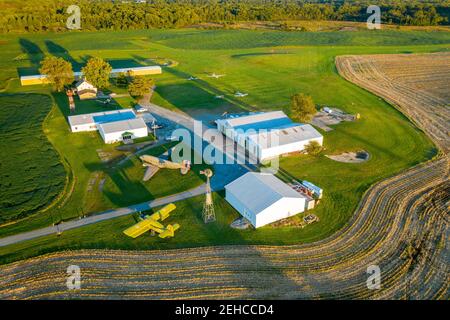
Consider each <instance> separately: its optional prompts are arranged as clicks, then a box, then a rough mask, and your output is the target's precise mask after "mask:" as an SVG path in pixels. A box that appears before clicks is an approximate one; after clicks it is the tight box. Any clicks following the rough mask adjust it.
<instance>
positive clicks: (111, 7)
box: [0, 0, 450, 33]
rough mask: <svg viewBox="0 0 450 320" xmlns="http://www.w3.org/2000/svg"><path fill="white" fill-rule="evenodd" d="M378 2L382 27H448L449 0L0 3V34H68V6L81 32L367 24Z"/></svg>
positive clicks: (64, 0)
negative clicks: (369, 11)
mask: <svg viewBox="0 0 450 320" xmlns="http://www.w3.org/2000/svg"><path fill="white" fill-rule="evenodd" d="M374 2H376V4H377V5H379V6H380V8H381V11H382V16H381V18H382V22H383V23H394V24H402V25H420V26H430V25H447V24H448V23H449V17H450V0H412V1H403V0H380V1H369V0H355V1H348V0H341V1H340V0H149V1H147V2H146V3H137V2H136V1H135V0H128V1H112V0H109V1H106V0H46V1H41V0H27V1H19V0H0V9H1V12H2V15H1V16H0V32H2V33H7V32H40V31H63V30H66V21H67V18H68V17H69V14H68V13H67V8H68V6H69V5H72V4H76V5H78V6H79V7H80V9H81V27H82V29H83V30H133V29H146V28H179V27H185V26H189V25H195V24H198V23H207V22H214V23H223V24H225V25H226V24H227V23H234V22H238V21H280V20H281V21H282V20H336V21H361V22H362V21H366V20H367V17H368V16H369V15H368V14H367V8H368V6H369V5H371V4H373V3H374Z"/></svg>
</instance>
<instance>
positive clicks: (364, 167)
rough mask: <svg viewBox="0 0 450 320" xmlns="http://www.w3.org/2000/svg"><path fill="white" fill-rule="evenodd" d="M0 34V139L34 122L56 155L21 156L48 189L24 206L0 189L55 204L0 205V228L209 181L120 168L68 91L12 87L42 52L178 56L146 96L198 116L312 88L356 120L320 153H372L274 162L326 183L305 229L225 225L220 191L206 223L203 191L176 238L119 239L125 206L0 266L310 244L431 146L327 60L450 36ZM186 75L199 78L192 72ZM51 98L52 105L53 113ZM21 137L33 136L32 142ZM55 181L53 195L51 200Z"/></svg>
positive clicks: (186, 210) (426, 44) (23, 180)
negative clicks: (49, 255) (34, 259)
mask: <svg viewBox="0 0 450 320" xmlns="http://www.w3.org/2000/svg"><path fill="white" fill-rule="evenodd" d="M0 40H1V41H0V49H1V51H0V52H1V57H2V59H0V70H1V71H0V80H1V85H0V87H1V88H3V92H4V93H3V94H4V95H6V94H8V96H2V97H0V115H2V120H1V121H10V120H12V119H13V118H14V119H15V121H14V122H13V123H16V127H14V128H12V127H11V128H9V129H8V130H7V131H8V132H5V131H1V132H0V134H2V138H3V135H11V134H12V131H13V130H15V131H17V132H20V134H22V135H27V133H26V130H36V132H37V137H36V139H38V137H39V139H40V141H41V143H42V144H43V145H45V146H47V145H48V146H47V147H43V148H47V149H42V148H41V150H48V151H49V152H48V154H47V153H46V157H51V160H45V159H42V160H40V159H39V158H40V157H42V155H41V154H40V152H37V151H36V152H31V153H28V154H26V158H23V160H25V159H26V160H27V161H31V162H33V163H36V164H41V166H42V170H43V171H44V172H45V174H43V175H40V176H39V177H36V178H35V179H38V178H39V179H40V180H36V183H37V182H38V181H39V183H40V184H42V186H43V187H45V186H47V189H48V190H49V191H48V193H47V194H46V195H45V196H38V197H30V199H24V201H22V202H21V200H20V199H19V200H17V202H14V201H16V200H13V202H12V203H11V204H9V202H8V201H7V200H6V199H5V198H4V196H3V194H4V193H2V194H1V195H2V199H0V203H2V205H3V206H5V205H14V206H17V205H19V203H20V205H21V206H23V207H24V208H37V209H39V208H44V207H45V206H46V205H48V203H53V206H51V208H48V209H47V210H45V211H39V210H36V211H34V212H28V213H27V214H28V217H25V218H23V219H22V220H20V221H17V223H13V222H14V221H13V220H15V219H17V218H19V217H20V216H19V214H17V213H18V211H14V210H13V211H11V210H4V209H2V210H1V211H0V217H1V218H2V219H4V220H8V221H10V223H9V224H6V225H3V226H1V227H0V237H4V236H7V235H12V234H15V233H18V232H23V231H29V230H32V229H36V228H40V227H45V226H48V225H50V224H52V223H54V222H55V221H62V220H68V219H74V218H78V217H79V216H81V215H86V214H90V213H94V212H99V211H102V210H107V209H111V208H116V207H122V206H127V205H130V204H134V203H139V202H142V201H147V200H151V199H154V198H157V197H161V196H164V195H168V194H170V193H175V192H179V191H183V190H186V189H189V188H191V187H193V186H196V185H199V184H201V183H202V181H203V180H202V179H201V177H200V176H199V175H198V172H197V171H198V169H199V168H194V170H193V171H192V172H191V173H190V175H191V176H189V177H186V179H184V180H183V179H181V178H179V174H178V172H160V173H158V175H160V176H159V177H158V179H155V180H151V181H149V182H147V183H143V182H142V181H141V174H142V172H143V171H142V170H143V169H142V168H141V167H140V164H139V161H138V160H137V159H136V158H133V157H131V158H130V159H129V160H127V161H125V162H124V163H123V164H121V165H118V166H115V165H114V162H113V164H111V163H109V162H104V161H102V159H101V157H100V156H99V152H98V150H101V152H102V154H110V155H111V156H113V157H114V155H115V154H116V153H117V150H116V149H115V147H116V146H114V145H104V144H103V142H102V141H101V139H100V138H99V136H98V133H96V132H91V133H80V134H71V133H70V131H69V127H68V125H67V120H66V116H67V114H68V106H67V97H65V95H64V94H61V93H51V91H50V88H49V87H42V86H32V87H20V85H19V81H18V75H19V74H20V75H24V74H33V73H37V68H38V63H39V61H40V60H41V59H42V57H43V56H44V54H46V53H49V54H53V55H57V56H62V57H64V58H66V59H67V60H69V61H71V62H72V64H73V66H74V69H75V70H79V68H80V67H81V66H82V65H83V64H84V63H85V61H86V60H87V58H88V57H90V56H100V57H103V58H105V59H108V60H109V61H110V63H111V64H112V65H113V67H121V66H133V65H135V66H139V65H149V64H152V63H154V61H165V60H167V61H171V62H176V63H173V66H167V67H164V68H163V74H162V75H157V76H154V79H155V81H156V85H157V88H156V92H155V94H154V95H153V98H152V101H153V102H154V103H156V104H159V105H161V106H164V107H166V108H170V109H173V110H181V111H184V112H187V113H189V114H191V115H192V116H194V117H196V118H203V117H205V115H215V114H221V113H223V112H224V111H233V112H234V111H239V110H277V109H281V108H284V107H286V106H287V105H289V98H290V96H291V95H292V94H294V93H298V92H303V93H306V94H310V95H312V96H313V98H314V100H315V102H316V103H317V104H321V105H329V106H334V107H338V108H340V109H342V110H345V111H347V112H349V113H352V114H355V113H359V114H360V115H361V119H360V120H358V121H355V122H349V123H342V124H339V125H337V126H335V127H334V129H335V130H333V131H330V132H326V133H324V132H323V134H324V137H325V138H324V140H325V148H326V151H325V154H339V153H342V152H347V151H355V150H366V151H368V152H369V154H370V160H369V161H367V162H365V163H361V164H347V163H339V162H335V161H333V160H331V159H329V158H327V157H325V156H324V155H322V156H320V157H318V158H314V157H309V156H298V155H297V156H290V157H285V158H282V159H281V167H282V168H283V169H285V170H286V171H287V172H289V173H290V174H291V175H292V176H294V177H296V178H298V179H307V180H309V181H312V182H314V183H315V184H317V185H319V186H321V187H322V188H323V189H324V194H325V195H324V198H323V200H322V201H321V203H320V204H319V205H318V206H317V208H316V209H314V211H313V212H314V213H315V214H316V215H317V216H319V218H320V222H318V223H316V224H313V225H310V226H308V227H306V228H304V229H299V228H295V227H277V228H275V227H272V226H268V227H264V228H261V229H258V230H246V231H236V230H233V229H231V228H229V223H230V222H231V221H232V220H233V219H235V218H236V217H237V216H238V214H237V213H236V212H235V211H234V210H233V209H232V208H231V207H230V206H229V205H228V204H227V203H226V202H225V201H224V200H223V194H215V199H216V206H217V208H216V210H217V216H218V221H217V222H215V223H213V224H210V225H207V226H205V225H204V224H203V223H202V221H201V218H200V216H201V201H202V197H200V198H193V199H190V200H186V201H182V202H180V203H178V204H177V206H178V208H179V209H178V210H177V211H175V212H174V214H173V217H172V218H171V219H172V220H173V221H174V222H177V223H180V224H181V226H182V227H181V229H180V230H179V232H178V234H177V235H176V236H175V238H173V239H166V240H164V241H163V240H161V239H157V238H155V237H147V236H143V237H141V238H139V239H137V240H131V239H127V238H126V237H125V236H124V235H123V234H122V230H123V229H124V228H126V227H128V226H129V225H131V224H133V223H134V221H135V219H134V218H135V217H133V216H127V217H122V218H118V219H114V220H111V221H105V222H102V223H98V224H95V225H90V226H87V227H83V228H80V229H75V230H71V231H68V232H65V233H63V234H62V235H61V236H60V237H56V236H48V237H43V238H39V239H36V240H32V241H27V242H24V243H20V244H17V245H12V246H8V247H4V248H0V262H3V263H5V262H8V261H13V260H17V259H21V258H25V257H29V256H34V255H37V254H41V253H45V252H51V251H56V250H63V249H75V248H116V249H119V248H123V249H152V248H153V249H164V248H178V247H189V246H205V245H212V244H214V245H220V244H244V243H246V244H249V243H254V244H256V243H257V244H295V243H302V242H311V241H316V240H319V239H323V238H324V237H327V236H329V235H331V234H332V233H334V232H336V231H337V230H338V229H339V228H341V227H342V226H343V225H344V224H345V223H346V222H348V220H349V218H350V217H351V216H352V213H353V211H354V210H355V208H356V206H357V205H358V202H359V200H360V198H361V196H362V195H363V193H364V191H366V190H367V189H368V188H369V187H370V185H372V184H373V183H375V182H377V181H379V180H381V179H383V178H386V177H388V176H392V175H394V174H395V173H398V172H399V171H402V170H404V169H406V168H409V167H411V166H413V165H415V164H418V163H420V162H423V161H426V160H428V159H430V158H432V157H433V156H435V155H436V152H437V151H436V148H435V147H434V146H433V145H432V143H431V142H430V140H429V139H428V138H427V137H426V136H425V135H424V134H423V132H421V131H420V130H418V129H417V128H416V127H415V126H414V125H413V124H412V123H410V122H409V121H408V120H407V118H406V117H404V116H403V115H402V114H401V113H399V112H398V111H397V110H396V109H395V108H393V107H392V106H390V105H389V104H387V103H386V102H384V101H383V100H381V99H379V98H378V97H376V96H374V95H372V94H370V93H368V92H367V91H365V90H363V89H360V88H358V87H357V86H355V85H353V84H351V83H348V82H347V81H345V80H344V79H342V78H341V77H340V76H339V75H338V74H337V72H336V68H335V65H334V59H335V57H336V56H338V55H344V54H369V53H413V52H435V51H443V50H448V48H449V44H450V33H449V32H445V31H439V32H437V31H436V32H432V31H429V30H428V31H396V30H386V31H375V32H369V31H353V32H317V33H313V32H281V31H244V30H208V31H204V30H203V31H202V30H195V29H183V30H145V31H129V32H73V33H72V32H71V33H61V34H51V33H49V34H37V35H7V36H1V37H0ZM213 72H214V73H217V74H224V75H225V76H224V77H221V78H219V79H215V78H209V77H207V74H208V73H213ZM191 75H193V76H195V77H198V80H192V81H188V80H187V79H188V78H189V77H190V76H191ZM111 90H112V91H114V92H117V90H118V89H117V88H115V87H114V86H113V87H112V88H111ZM236 91H241V92H245V93H248V96H246V97H242V98H237V97H235V96H234V93H235V92H236ZM22 93H27V95H26V97H27V99H31V100H30V101H32V102H31V105H33V106H35V108H36V113H37V115H36V116H35V117H31V116H30V117H22V116H21V112H20V111H19V112H16V111H14V112H10V111H8V110H10V109H11V108H14V107H16V108H17V109H21V105H22V104H23V99H24V95H23V94H22ZM31 93H35V94H34V95H32V94H31ZM11 94H16V95H15V96H14V95H11ZM42 94H44V95H46V96H44V97H43V96H42ZM218 95H223V99H217V98H216V96H218ZM48 99H52V101H53V107H51V109H50V107H49V104H48ZM131 102H132V100H131V99H130V98H117V105H116V106H115V107H129V106H130V103H131ZM102 108H105V107H104V106H102V105H101V104H95V103H93V102H90V103H83V104H79V105H77V112H78V113H86V112H94V111H98V110H101V109H102ZM47 112H49V113H48V115H47V116H46V117H45V114H46V113H47ZM4 114H6V116H5V115H4ZM5 117H6V118H5ZM7 117H10V118H11V119H8V118H7ZM4 119H5V120H4ZM30 121H32V123H31V122H30ZM39 122H40V123H42V128H41V129H42V131H39V130H38V129H39V128H37V126H36V123H39ZM28 124H29V126H28ZM42 134H45V137H46V139H48V141H49V142H50V144H51V145H52V146H53V148H51V147H50V144H48V143H47V142H46V141H45V139H44V138H45V137H44V136H42ZM5 137H7V136H5ZM2 140H3V139H2ZM20 143H21V144H27V143H30V144H33V140H30V141H29V142H27V141H23V142H20ZM46 143H47V144H46ZM5 144H7V145H5ZM3 145H5V146H3ZM3 148H7V149H9V150H13V149H14V142H7V141H2V151H3ZM161 148H162V149H155V150H153V151H151V152H154V154H157V153H160V152H161V153H162V152H163V151H164V150H163V149H164V147H161ZM30 150H33V149H30ZM55 151H56V152H55ZM18 152H19V154H14V153H13V152H2V154H1V155H0V163H2V166H1V167H0V170H2V172H1V174H2V175H4V174H5V173H4V172H3V170H4V168H5V167H8V168H10V167H12V166H13V167H15V168H16V170H19V172H20V171H21V170H22V169H23V167H21V166H22V164H21V162H20V161H17V162H16V161H13V159H15V158H18V157H20V156H21V155H22V152H25V151H18ZM149 152H150V151H149ZM56 158H59V162H56ZM4 163H5V164H6V165H3V164H4ZM61 168H65V171H66V174H65V176H62V175H61ZM13 171H14V170H13ZM15 175H16V177H17V178H15V179H16V181H15V183H16V184H18V185H19V187H20V184H22V185H23V186H24V188H25V186H26V185H27V183H28V182H29V180H28V179H29V176H27V175H25V174H24V173H23V172H20V173H15ZM156 177H157V176H155V178H156ZM168 181H171V183H170V184H168ZM172 182H174V183H172ZM2 184H3V180H2ZM100 184H101V187H100ZM56 191H58V192H59V193H60V196H59V197H56V198H55V196H56V195H55V193H58V192H56ZM2 208H3V207H2ZM300 218H301V217H294V218H293V219H300Z"/></svg>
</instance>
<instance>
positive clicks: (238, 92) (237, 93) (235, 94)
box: [234, 91, 248, 97]
mask: <svg viewBox="0 0 450 320" xmlns="http://www.w3.org/2000/svg"><path fill="white" fill-rule="evenodd" d="M234 96H235V97H246V96H248V93H242V92H240V91H236V92H235V93H234Z"/></svg>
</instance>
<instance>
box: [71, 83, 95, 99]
mask: <svg viewBox="0 0 450 320" xmlns="http://www.w3.org/2000/svg"><path fill="white" fill-rule="evenodd" d="M75 88H76V89H77V94H78V97H79V98H80V100H86V99H94V98H96V97H97V88H96V87H94V86H93V85H92V84H90V83H89V82H88V81H86V79H82V80H80V81H78V82H77V83H76V84H75Z"/></svg>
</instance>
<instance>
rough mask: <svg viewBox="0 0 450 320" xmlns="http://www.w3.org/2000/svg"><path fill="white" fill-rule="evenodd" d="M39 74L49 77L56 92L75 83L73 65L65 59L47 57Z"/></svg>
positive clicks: (42, 62)
mask: <svg viewBox="0 0 450 320" xmlns="http://www.w3.org/2000/svg"><path fill="white" fill-rule="evenodd" d="M39 72H40V73H41V74H45V75H46V76H47V78H48V80H49V81H50V82H51V83H53V86H54V88H55V90H56V91H62V90H63V89H64V86H66V85H69V84H71V83H72V82H73V81H74V75H73V70H72V65H71V64H70V62H68V61H66V60H64V59H63V58H59V57H54V56H47V57H45V58H44V60H42V61H41V67H40V69H39Z"/></svg>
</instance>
